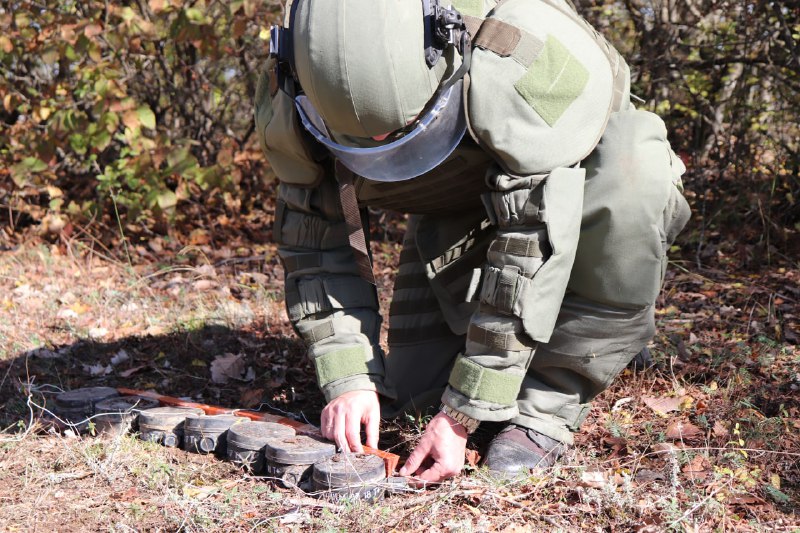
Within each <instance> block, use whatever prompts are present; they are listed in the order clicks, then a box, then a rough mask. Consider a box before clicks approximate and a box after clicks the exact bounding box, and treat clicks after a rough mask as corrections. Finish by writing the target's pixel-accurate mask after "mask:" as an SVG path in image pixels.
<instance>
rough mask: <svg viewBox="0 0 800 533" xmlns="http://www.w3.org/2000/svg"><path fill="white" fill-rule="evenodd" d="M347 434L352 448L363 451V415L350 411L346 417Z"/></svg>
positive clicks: (348, 442)
mask: <svg viewBox="0 0 800 533" xmlns="http://www.w3.org/2000/svg"><path fill="white" fill-rule="evenodd" d="M345 435H346V437H347V444H348V445H349V446H350V449H351V450H353V451H354V452H356V453H363V451H364V448H363V447H362V446H361V417H357V416H353V413H348V416H347V418H346V419H345Z"/></svg>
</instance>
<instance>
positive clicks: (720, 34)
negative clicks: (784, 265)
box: [576, 0, 800, 263]
mask: <svg viewBox="0 0 800 533" xmlns="http://www.w3.org/2000/svg"><path fill="white" fill-rule="evenodd" d="M576 4H577V5H578V7H579V10H580V11H581V13H582V14H583V15H584V16H585V17H586V18H587V19H588V20H589V21H590V22H591V23H592V24H594V25H595V26H596V27H597V28H598V29H600V30H601V31H602V32H603V33H604V34H605V35H607V36H608V37H609V39H610V40H611V41H612V42H613V43H614V44H615V45H616V46H617V47H618V48H619V49H620V51H621V52H622V53H623V55H624V56H625V57H626V58H627V60H628V63H629V64H630V66H631V70H632V73H633V88H632V92H633V93H634V94H636V95H637V96H639V97H641V98H643V99H644V101H645V103H644V104H641V105H640V106H643V107H645V108H649V109H651V110H653V111H655V112H657V113H659V114H660V115H661V116H663V117H664V118H665V119H666V121H667V124H668V127H669V131H670V140H671V141H672V143H673V146H675V148H676V151H678V153H679V154H680V155H681V157H682V158H683V159H684V161H685V162H686V163H687V166H688V167H689V173H688V174H687V176H685V177H684V181H685V183H686V187H687V190H688V191H689V199H690V202H692V203H693V204H694V205H693V207H694V212H695V215H694V221H693V224H694V225H695V226H699V230H698V231H696V232H695V236H694V239H695V240H699V241H701V242H698V247H702V245H703V244H704V243H703V242H702V241H703V239H704V236H706V237H705V238H708V236H709V235H711V236H714V235H720V234H722V236H725V237H733V240H735V241H738V243H737V245H744V243H748V245H750V244H752V245H756V246H758V247H759V248H760V249H761V250H762V252H761V254H760V255H761V256H764V255H765V256H766V259H769V254H770V250H771V249H775V248H777V249H782V250H791V247H792V241H794V242H797V239H798V237H799V236H800V231H799V230H800V204H799V203H798V194H800V178H798V175H800V126H798V125H799V124H800V25H798V22H797V5H796V3H795V2H788V1H755V2H753V1H746V0H736V1H733V2H718V1H716V0H686V1H681V2H668V3H665V2H655V1H653V0H626V1H624V2H622V1H619V0H577V1H576ZM687 235H691V233H689V232H687ZM684 238H685V237H684ZM706 248H707V250H708V254H707V256H708V257H709V258H710V259H711V260H716V249H715V248H714V247H712V246H707V247H706ZM699 252H702V250H699ZM752 253H753V255H755V257H752V261H753V263H758V262H759V261H758V260H759V254H757V253H755V252H752ZM790 253H791V252H790ZM701 255H703V254H702V253H698V259H701V257H700V256H701ZM744 259H746V260H750V259H751V258H749V257H745V258H744Z"/></svg>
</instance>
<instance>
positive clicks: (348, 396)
mask: <svg viewBox="0 0 800 533" xmlns="http://www.w3.org/2000/svg"><path fill="white" fill-rule="evenodd" d="M380 419H381V410H380V404H379V403H378V393H377V392H375V391H367V390H354V391H350V392H345V393H344V394H342V395H341V396H339V397H337V398H334V399H333V400H331V402H330V403H329V404H328V405H326V406H325V409H323V410H322V420H321V422H322V424H321V425H322V436H323V437H325V438H326V439H328V440H332V441H336V445H337V446H339V448H341V449H342V451H343V452H351V451H352V452H356V453H362V452H363V451H364V447H363V446H362V445H361V424H363V425H364V428H365V429H366V433H367V446H370V447H372V448H377V447H378V429H379V427H380Z"/></svg>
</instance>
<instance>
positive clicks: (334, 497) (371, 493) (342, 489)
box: [312, 453, 386, 503]
mask: <svg viewBox="0 0 800 533" xmlns="http://www.w3.org/2000/svg"><path fill="white" fill-rule="evenodd" d="M312 479H313V482H314V490H315V491H317V492H319V496H320V497H321V498H324V499H326V500H329V501H332V502H336V503H338V502H340V501H342V500H345V499H349V500H363V501H366V502H370V503H373V502H376V501H378V500H381V499H383V496H384V494H385V493H386V483H385V481H386V467H385V466H384V463H383V459H381V458H380V457H377V456H375V455H367V454H365V453H337V454H336V455H334V456H333V457H328V458H327V459H323V460H322V461H318V462H316V463H314V471H313V473H312Z"/></svg>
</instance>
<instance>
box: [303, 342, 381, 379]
mask: <svg viewBox="0 0 800 533" xmlns="http://www.w3.org/2000/svg"><path fill="white" fill-rule="evenodd" d="M366 359H367V357H366V354H365V353H364V348H361V347H353V348H344V349H342V350H336V351H334V352H329V353H326V354H325V355H322V356H320V357H317V358H315V359H314V367H315V368H316V369H317V381H318V383H319V386H320V387H324V386H325V385H327V384H328V383H331V382H333V381H336V380H337V379H342V378H346V377H348V376H354V375H356V374H369V368H367V361H366Z"/></svg>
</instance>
